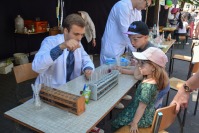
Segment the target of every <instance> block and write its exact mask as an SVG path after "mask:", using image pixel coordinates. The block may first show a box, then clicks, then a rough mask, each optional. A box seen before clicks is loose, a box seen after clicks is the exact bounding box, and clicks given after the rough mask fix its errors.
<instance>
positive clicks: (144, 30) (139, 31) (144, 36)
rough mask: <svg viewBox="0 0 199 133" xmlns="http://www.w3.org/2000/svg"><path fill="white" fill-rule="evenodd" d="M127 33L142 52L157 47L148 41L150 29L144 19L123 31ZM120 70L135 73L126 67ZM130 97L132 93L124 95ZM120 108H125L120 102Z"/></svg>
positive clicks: (124, 72)
mask: <svg viewBox="0 0 199 133" xmlns="http://www.w3.org/2000/svg"><path fill="white" fill-rule="evenodd" d="M123 34H127V35H128V38H129V40H130V42H131V45H132V46H133V47H134V48H136V49H137V52H142V51H144V50H146V49H147V48H149V47H155V46H154V45H153V44H152V43H150V42H149V41H148V35H149V29H148V26H147V25H146V24H145V23H144V22H142V21H134V22H133V23H131V25H130V26H129V28H128V31H127V32H125V33H123ZM135 62H136V61H135V60H132V63H131V64H132V65H135ZM118 70H119V71H120V73H122V74H134V71H132V70H131V69H125V68H122V67H118ZM128 97H130V95H126V96H124V98H123V99H125V100H126V98H128ZM115 107H116V108H118V109H123V108H124V105H123V104H122V103H121V102H120V103H118V104H117V105H116V106H115Z"/></svg>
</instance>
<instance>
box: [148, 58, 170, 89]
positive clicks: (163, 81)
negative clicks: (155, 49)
mask: <svg viewBox="0 0 199 133" xmlns="http://www.w3.org/2000/svg"><path fill="white" fill-rule="evenodd" d="M150 64H151V65H153V67H154V68H155V70H154V71H153V74H152V77H153V78H154V79H155V81H156V84H157V86H158V90H162V89H164V88H165V87H166V86H167V85H168V83H169V77H168V74H167V72H166V70H165V68H163V67H161V66H159V65H157V64H155V63H153V62H152V61H150Z"/></svg>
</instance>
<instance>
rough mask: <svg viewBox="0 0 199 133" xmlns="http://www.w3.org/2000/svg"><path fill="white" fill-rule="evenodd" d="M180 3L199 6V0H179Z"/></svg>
mask: <svg viewBox="0 0 199 133" xmlns="http://www.w3.org/2000/svg"><path fill="white" fill-rule="evenodd" d="M178 2H180V3H190V4H192V5H196V6H199V0H178Z"/></svg>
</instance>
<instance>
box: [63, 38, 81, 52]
mask: <svg viewBox="0 0 199 133" xmlns="http://www.w3.org/2000/svg"><path fill="white" fill-rule="evenodd" d="M60 48H61V49H62V50H64V49H66V48H67V49H68V50H69V51H75V50H76V49H77V48H80V44H79V42H78V41H77V40H75V39H70V40H67V41H65V42H63V43H62V44H60Z"/></svg>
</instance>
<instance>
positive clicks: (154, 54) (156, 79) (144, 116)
mask: <svg viewBox="0 0 199 133" xmlns="http://www.w3.org/2000/svg"><path fill="white" fill-rule="evenodd" d="M133 56H134V57H135V58H136V59H137V60H138V68H139V71H140V74H141V75H143V80H142V82H141V83H140V84H139V85H138V88H137V90H136V93H135V96H134V99H133V101H132V102H131V103H130V104H129V105H128V106H127V107H126V108H125V109H124V110H123V111H122V112H121V113H120V114H119V115H118V116H117V117H116V119H114V120H113V121H112V122H111V125H112V128H113V130H116V129H119V128H121V127H122V126H126V125H129V126H130V132H132V133H137V132H138V128H139V127H150V126H151V125H152V121H153V117H154V113H155V107H154V106H155V101H156V97H157V94H158V91H160V90H162V89H163V88H165V87H166V86H167V85H168V83H169V78H168V75H167V72H166V70H165V66H166V63H167V62H168V58H167V56H166V55H165V53H164V52H163V51H162V50H160V49H159V48H155V47H150V48H148V49H146V50H145V51H143V52H133Z"/></svg>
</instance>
